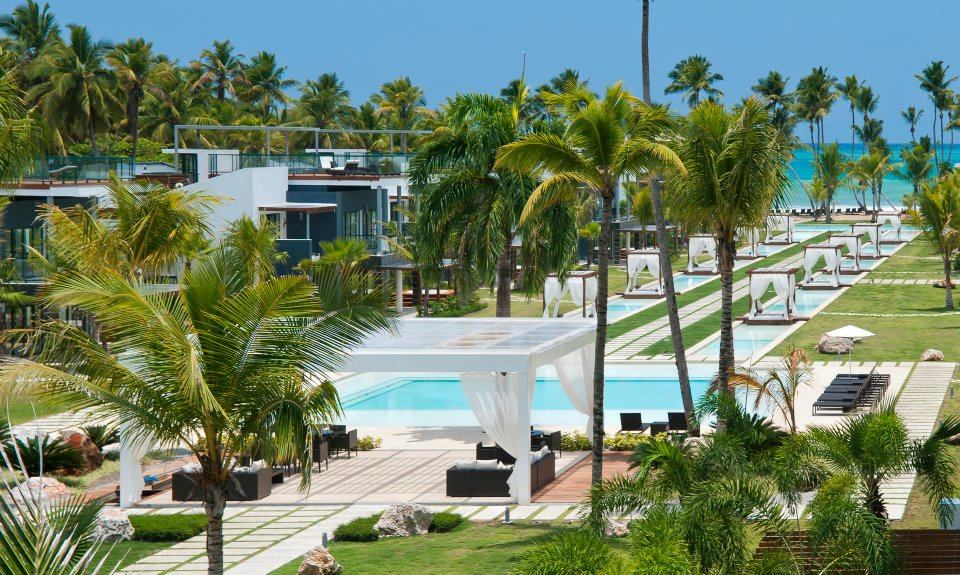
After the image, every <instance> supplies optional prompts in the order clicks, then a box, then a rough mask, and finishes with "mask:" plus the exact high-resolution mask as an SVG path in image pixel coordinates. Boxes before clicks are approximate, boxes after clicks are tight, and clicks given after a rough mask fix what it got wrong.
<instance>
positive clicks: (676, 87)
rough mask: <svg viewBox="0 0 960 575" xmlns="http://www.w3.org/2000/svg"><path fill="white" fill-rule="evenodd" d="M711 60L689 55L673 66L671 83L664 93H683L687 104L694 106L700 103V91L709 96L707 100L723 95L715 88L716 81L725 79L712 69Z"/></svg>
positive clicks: (668, 75) (714, 99)
mask: <svg viewBox="0 0 960 575" xmlns="http://www.w3.org/2000/svg"><path fill="white" fill-rule="evenodd" d="M710 66H711V64H710V61H709V60H707V58H706V56H700V55H699V54H698V55H695V56H689V57H687V58H684V59H683V60H681V61H680V62H678V63H677V65H676V66H674V67H673V70H671V71H670V73H669V74H667V77H668V78H670V84H669V85H667V87H666V89H665V90H664V91H663V93H664V94H683V97H684V99H686V101H687V104H688V105H689V106H690V107H691V108H693V107H695V106H696V105H697V104H698V103H700V93H701V92H703V93H704V94H706V96H707V100H708V101H710V102H715V101H717V100H719V99H720V98H722V97H723V92H721V91H720V90H719V89H717V88H714V87H713V84H714V83H715V82H721V81H723V75H722V74H714V73H712V72H711V71H710Z"/></svg>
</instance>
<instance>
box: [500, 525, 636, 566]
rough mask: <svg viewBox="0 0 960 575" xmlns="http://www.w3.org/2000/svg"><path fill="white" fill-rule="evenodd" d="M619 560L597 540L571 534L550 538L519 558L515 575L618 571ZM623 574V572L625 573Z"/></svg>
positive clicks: (610, 549)
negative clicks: (616, 566)
mask: <svg viewBox="0 0 960 575" xmlns="http://www.w3.org/2000/svg"><path fill="white" fill-rule="evenodd" d="M618 559H619V558H618V557H617V555H616V554H615V552H614V551H613V549H612V548H611V547H609V546H608V545H607V544H606V543H605V542H604V541H602V540H601V539H600V538H599V537H596V536H594V535H592V534H590V533H589V532H587V531H572V532H569V533H563V534H561V535H556V536H554V537H551V538H550V539H548V540H547V541H545V542H543V543H540V544H538V545H537V546H536V547H535V548H534V549H532V550H531V551H528V552H527V553H526V554H524V555H523V556H521V557H520V561H519V562H518V563H517V569H516V571H515V573H517V574H518V575H575V574H577V575H579V574H580V573H605V572H607V573H609V572H618V571H617V570H616V569H615V564H616V563H617V561H618ZM624 572H626V570H624Z"/></svg>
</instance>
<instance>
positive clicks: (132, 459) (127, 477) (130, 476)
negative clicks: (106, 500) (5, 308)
mask: <svg viewBox="0 0 960 575" xmlns="http://www.w3.org/2000/svg"><path fill="white" fill-rule="evenodd" d="M148 451H150V441H149V440H148V439H146V438H145V437H144V436H143V435H142V434H137V433H135V432H134V431H133V424H132V423H130V422H122V423H121V424H120V503H119V504H120V507H121V508H122V509H127V508H130V507H133V506H134V505H136V504H137V503H139V502H140V496H141V494H142V493H143V487H144V485H146V483H144V481H143V466H142V465H141V462H142V461H143V458H144V457H145V456H146V455H147V452H148Z"/></svg>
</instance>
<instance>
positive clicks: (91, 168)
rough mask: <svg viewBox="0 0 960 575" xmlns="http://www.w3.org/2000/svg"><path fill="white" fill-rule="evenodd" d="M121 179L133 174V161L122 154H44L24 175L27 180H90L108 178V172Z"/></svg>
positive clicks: (63, 181)
mask: <svg viewBox="0 0 960 575" xmlns="http://www.w3.org/2000/svg"><path fill="white" fill-rule="evenodd" d="M111 172H113V173H115V174H116V175H117V176H118V177H119V178H121V179H130V178H132V177H133V175H134V174H135V170H134V161H133V159H131V158H129V157H123V156H44V157H43V158H40V159H38V160H37V161H36V162H35V163H34V167H33V169H32V170H31V171H30V172H29V173H28V174H27V175H26V176H25V177H24V179H25V180H29V181H43V182H61V183H68V182H91V181H103V180H108V179H110V173H111Z"/></svg>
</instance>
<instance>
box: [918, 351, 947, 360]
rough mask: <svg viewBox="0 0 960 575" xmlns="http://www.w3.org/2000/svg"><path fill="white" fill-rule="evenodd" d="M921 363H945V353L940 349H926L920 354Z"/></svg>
mask: <svg viewBox="0 0 960 575" xmlns="http://www.w3.org/2000/svg"><path fill="white" fill-rule="evenodd" d="M920 361H943V352H942V351H940V350H939V349H926V350H924V351H923V353H921V354H920Z"/></svg>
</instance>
